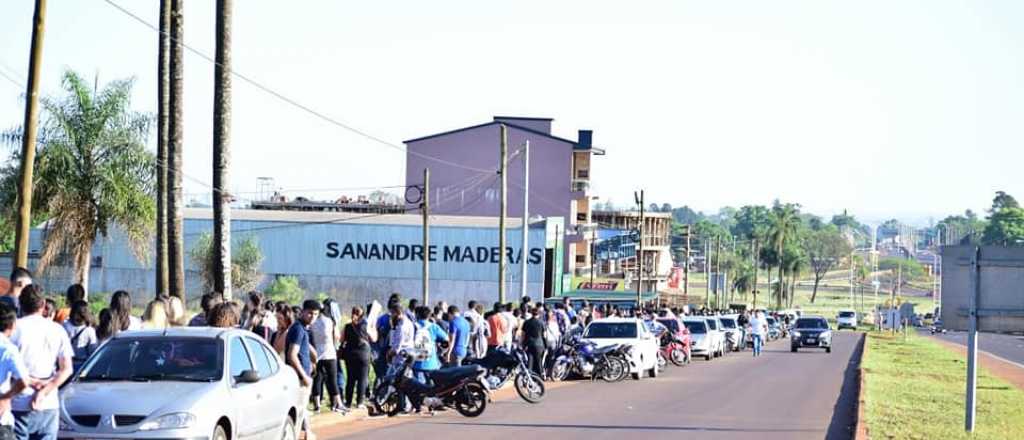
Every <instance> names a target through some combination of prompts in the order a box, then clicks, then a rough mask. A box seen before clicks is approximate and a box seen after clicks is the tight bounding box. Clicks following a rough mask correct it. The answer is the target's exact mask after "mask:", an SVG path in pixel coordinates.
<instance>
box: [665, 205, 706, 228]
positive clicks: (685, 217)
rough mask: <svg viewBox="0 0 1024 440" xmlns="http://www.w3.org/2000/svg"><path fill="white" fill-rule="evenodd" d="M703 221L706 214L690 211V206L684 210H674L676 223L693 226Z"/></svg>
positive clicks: (673, 215)
mask: <svg viewBox="0 0 1024 440" xmlns="http://www.w3.org/2000/svg"><path fill="white" fill-rule="evenodd" d="M702 219H704V214H703V213H701V212H697V211H694V210H693V209H690V207H689V206H685V205H684V206H683V207H682V208H675V209H673V210H672V220H673V221H675V222H676V223H682V224H684V225H692V224H694V223H697V222H698V221H700V220H702Z"/></svg>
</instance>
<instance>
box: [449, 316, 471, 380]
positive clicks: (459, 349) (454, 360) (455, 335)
mask: <svg viewBox="0 0 1024 440" xmlns="http://www.w3.org/2000/svg"><path fill="white" fill-rule="evenodd" d="M448 316H449V319H450V320H451V322H450V324H449V328H450V330H449V339H450V340H451V341H452V348H451V350H452V354H451V361H450V362H449V363H448V366H451V367H459V366H462V360H463V359H466V356H467V355H468V354H469V332H470V326H469V320H468V319H466V318H465V317H463V316H462V314H461V313H459V307H458V306H449V307H448Z"/></svg>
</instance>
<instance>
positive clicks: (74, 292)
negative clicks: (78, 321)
mask: <svg viewBox="0 0 1024 440" xmlns="http://www.w3.org/2000/svg"><path fill="white" fill-rule="evenodd" d="M78 301H85V288H84V287H82V285H81V284H72V285H70V286H68V290H67V291H65V292H64V307H61V308H60V309H57V314H56V315H55V316H54V317H53V320H54V321H56V322H57V324H64V322H66V321H67V320H68V318H70V317H71V306H72V305H73V304H74V303H76V302H78Z"/></svg>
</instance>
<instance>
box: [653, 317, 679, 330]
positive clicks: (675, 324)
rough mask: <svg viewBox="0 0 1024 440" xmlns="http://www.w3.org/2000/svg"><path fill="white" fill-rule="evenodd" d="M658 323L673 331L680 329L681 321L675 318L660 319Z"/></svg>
mask: <svg viewBox="0 0 1024 440" xmlns="http://www.w3.org/2000/svg"><path fill="white" fill-rule="evenodd" d="M658 323H660V324H661V325H663V326H665V327H666V328H668V331H670V332H672V333H675V332H677V331H679V321H676V320H675V319H659V320H658Z"/></svg>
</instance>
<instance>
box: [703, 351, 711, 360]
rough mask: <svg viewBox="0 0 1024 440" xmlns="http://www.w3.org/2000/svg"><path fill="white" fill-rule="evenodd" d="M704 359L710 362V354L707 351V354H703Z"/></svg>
mask: <svg viewBox="0 0 1024 440" xmlns="http://www.w3.org/2000/svg"><path fill="white" fill-rule="evenodd" d="M704 360H705V361H707V362H711V354H710V353H708V354H706V355H704Z"/></svg>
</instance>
